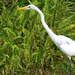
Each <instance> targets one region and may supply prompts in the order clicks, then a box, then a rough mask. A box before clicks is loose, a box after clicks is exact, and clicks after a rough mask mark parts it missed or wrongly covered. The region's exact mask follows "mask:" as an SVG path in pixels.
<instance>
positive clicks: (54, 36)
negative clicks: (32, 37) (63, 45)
mask: <svg viewBox="0 0 75 75" xmlns="http://www.w3.org/2000/svg"><path fill="white" fill-rule="evenodd" d="M36 11H37V12H38V13H39V14H40V16H41V22H42V25H43V26H44V28H45V29H46V31H47V32H48V34H49V36H50V37H51V39H52V40H53V41H54V42H55V38H56V37H57V35H56V34H55V33H53V32H52V31H51V29H50V28H49V27H48V25H47V24H46V22H45V20H44V15H43V13H42V12H41V11H40V10H39V9H38V8H37V10H36Z"/></svg>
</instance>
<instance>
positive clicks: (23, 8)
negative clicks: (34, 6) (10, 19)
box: [17, 6, 30, 10]
mask: <svg viewBox="0 0 75 75" xmlns="http://www.w3.org/2000/svg"><path fill="white" fill-rule="evenodd" d="M29 7H30V6H26V7H22V8H19V9H17V10H25V9H26V8H29Z"/></svg>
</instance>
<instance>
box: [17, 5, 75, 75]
mask: <svg viewBox="0 0 75 75" xmlns="http://www.w3.org/2000/svg"><path fill="white" fill-rule="evenodd" d="M29 9H33V10H36V11H37V12H38V13H39V14H40V16H41V22H42V25H43V26H44V28H45V29H46V31H47V33H48V34H49V36H50V37H51V39H52V40H53V42H54V43H55V45H56V46H57V47H58V48H59V49H60V50H61V51H62V52H63V53H64V54H66V56H67V57H68V58H69V60H70V75H71V71H72V67H71V60H72V61H73V59H71V56H75V41H73V40H72V39H70V38H68V37H66V36H64V35H56V34H55V33H53V32H52V31H51V29H50V28H49V27H48V25H47V24H46V22H45V20H44V15H43V13H42V11H41V10H40V9H39V8H38V7H36V6H35V5H32V4H30V5H28V6H26V7H23V8H19V9H17V10H29ZM73 62H74V61H73Z"/></svg>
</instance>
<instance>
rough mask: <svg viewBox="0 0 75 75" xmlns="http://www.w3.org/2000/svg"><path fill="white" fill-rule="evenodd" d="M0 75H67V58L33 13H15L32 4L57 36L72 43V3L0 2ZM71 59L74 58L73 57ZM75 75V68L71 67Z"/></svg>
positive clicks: (74, 17)
mask: <svg viewBox="0 0 75 75" xmlns="http://www.w3.org/2000/svg"><path fill="white" fill-rule="evenodd" d="M0 4H1V6H0V8H1V9H0V12H1V14H0V41H4V44H2V45H0V74H1V75H7V74H9V75H14V74H16V75H24V74H28V75H44V74H45V75H59V74H61V75H64V74H66V75H67V74H69V67H70V66H69V60H68V58H67V57H66V56H65V55H64V54H63V53H62V52H61V51H60V50H59V49H58V48H57V47H56V46H55V44H54V43H53V41H52V40H51V38H50V37H49V36H48V34H47V32H46V30H45V29H44V27H43V26H42V24H41V21H40V15H39V14H38V13H37V12H36V11H34V10H29V11H28V10H27V11H26V10H25V11H16V9H17V8H19V7H22V6H26V5H28V4H34V5H36V6H37V7H39V8H40V9H41V11H42V12H43V13H44V16H45V21H46V23H47V24H48V26H49V27H50V28H51V30H52V31H53V32H54V33H56V34H57V35H65V36H68V37H70V38H71V39H73V40H75V38H74V36H75V12H74V11H75V10H74V7H75V3H74V2H70V1H68V0H66V1H65V0H40V1H39V0H34V1H32V0H27V1H25V0H10V1H7V0H5V1H0ZM74 59H75V58H74ZM72 66H73V70H72V73H73V74H75V67H74V66H75V65H74V64H72Z"/></svg>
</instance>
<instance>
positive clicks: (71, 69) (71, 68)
mask: <svg viewBox="0 0 75 75" xmlns="http://www.w3.org/2000/svg"><path fill="white" fill-rule="evenodd" d="M71 71H72V66H71V60H70V75H71Z"/></svg>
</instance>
